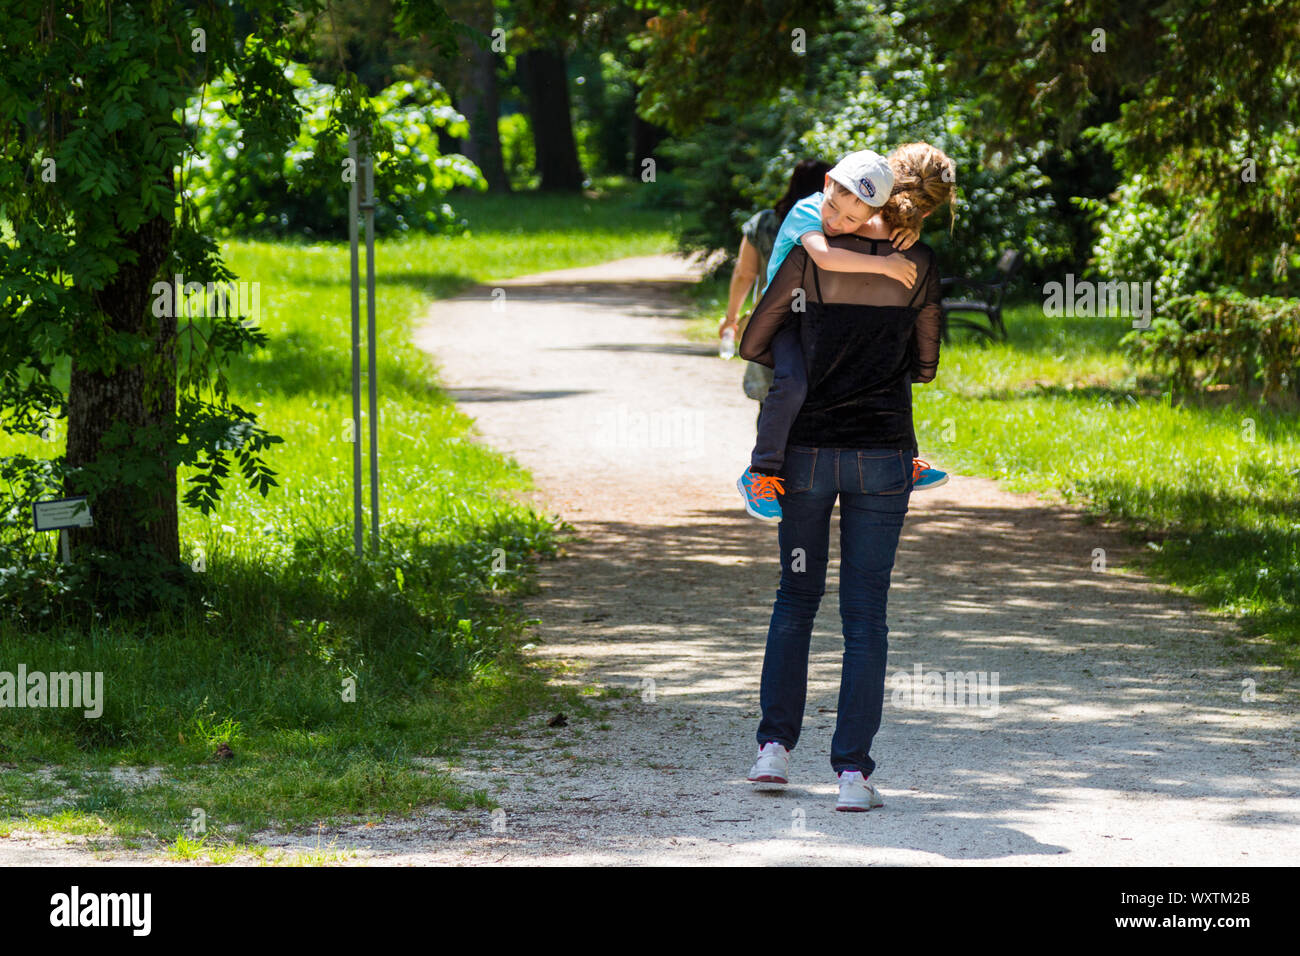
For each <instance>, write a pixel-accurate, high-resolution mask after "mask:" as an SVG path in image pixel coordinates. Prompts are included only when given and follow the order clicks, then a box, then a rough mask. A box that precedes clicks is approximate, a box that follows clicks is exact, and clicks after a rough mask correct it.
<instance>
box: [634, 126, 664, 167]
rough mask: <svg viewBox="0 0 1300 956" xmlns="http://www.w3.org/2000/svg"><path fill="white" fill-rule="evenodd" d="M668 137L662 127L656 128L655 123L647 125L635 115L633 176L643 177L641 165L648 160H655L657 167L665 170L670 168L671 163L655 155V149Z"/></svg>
mask: <svg viewBox="0 0 1300 956" xmlns="http://www.w3.org/2000/svg"><path fill="white" fill-rule="evenodd" d="M667 135H668V131H667V130H666V129H664V128H663V127H662V126H656V125H655V124H654V123H647V122H646V121H645V120H643V119H642V118H641V117H640V116H637V115H635V114H634V115H633V119H632V175H633V176H637V177H639V176H640V175H641V164H642V163H643V162H644V161H645V160H647V159H652V158H653V159H654V161H655V164H656V166H661V167H663V168H664V169H668V168H670V165H671V164H669V163H665V162H663V161H662V160H661V159H659V158H658V157H656V156H655V155H654V151H655V148H656V147H657V146H658V145H659V144H660V143H661V142H662V141H663V139H664V137H665V136H667Z"/></svg>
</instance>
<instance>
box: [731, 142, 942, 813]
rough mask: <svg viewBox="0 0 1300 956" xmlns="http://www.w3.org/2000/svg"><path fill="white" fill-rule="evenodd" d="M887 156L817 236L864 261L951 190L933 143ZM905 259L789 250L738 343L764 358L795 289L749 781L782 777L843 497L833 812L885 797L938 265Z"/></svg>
mask: <svg viewBox="0 0 1300 956" xmlns="http://www.w3.org/2000/svg"><path fill="white" fill-rule="evenodd" d="M889 162H890V167H891V169H892V170H893V171H894V175H893V180H894V183H895V188H894V191H893V193H892V194H891V195H890V198H889V201H888V203H886V204H885V206H884V208H882V209H881V210H880V211H879V212H877V213H876V214H875V215H873V216H872V217H871V218H870V219H869V220H868V221H867V222H866V223H865V225H864V227H863V228H862V229H861V230H859V233H858V234H857V235H852V234H848V235H846V234H840V235H836V236H833V237H829V238H827V239H825V240H824V241H825V242H827V243H828V244H829V245H831V246H837V247H839V248H843V249H850V250H854V251H857V252H860V253H865V254H867V255H874V256H888V255H899V254H900V253H899V252H897V251H896V250H895V249H894V248H893V247H892V246H891V245H890V239H889V237H890V235H891V233H892V231H893V230H895V229H897V228H898V227H899V226H903V227H906V228H911V229H915V230H917V231H919V229H920V224H921V220H922V219H924V218H925V217H926V216H927V215H929V214H930V212H931V211H933V210H934V209H935V208H936V207H938V206H939V205H941V204H943V203H945V202H949V201H950V200H951V199H952V196H953V190H954V185H953V184H954V181H955V178H956V176H955V166H954V164H953V162H952V160H951V159H950V158H949V157H948V156H946V155H945V154H944V153H943V152H942V151H940V150H938V149H935V148H934V147H932V146H929V145H928V144H925V143H909V144H907V145H905V146H900V147H899V148H898V149H897V150H895V151H894V152H893V153H891V154H890V157H889ZM901 254H902V255H906V256H907V257H908V258H909V259H910V260H911V261H912V263H913V264H914V265H915V267H916V270H917V277H918V281H917V283H916V285H915V287H909V286H905V285H904V284H903V283H900V282H897V281H895V280H893V279H890V278H887V277H886V276H885V275H883V274H875V275H873V274H861V273H859V274H854V273H848V272H830V271H826V270H823V269H820V268H819V267H818V266H817V263H816V262H815V261H814V259H813V256H812V253H811V251H810V250H808V249H805V247H804V246H802V245H799V246H795V247H794V248H793V249H791V251H790V253H789V255H788V256H787V257H786V259H785V261H784V262H783V263H782V264H781V267H780V269H779V270H778V271H777V273H776V275H775V276H774V277H773V279H772V281H771V284H770V286H769V288H768V290H767V294H765V295H764V297H763V300H762V301H761V302H760V303H759V304H758V306H757V308H755V310H754V314H753V315H752V316H751V317H750V321H749V324H748V325H747V326H746V328H745V334H744V336H743V337H742V339H741V342H740V354H741V356H742V357H743V358H746V359H749V360H750V361H755V362H758V363H759V364H762V365H771V364H773V361H774V359H773V348H772V346H773V342H774V340H776V339H777V338H778V333H779V332H780V331H781V329H782V327H783V326H784V325H785V324H786V321H787V319H789V318H791V317H792V315H791V293H793V292H794V290H796V289H803V290H804V292H805V296H806V302H805V311H804V313H803V314H802V315H801V316H800V317H799V319H800V320H799V322H798V334H799V339H800V345H801V347H802V352H803V355H804V356H805V364H806V368H807V378H808V386H807V395H806V397H805V399H804V401H803V404H802V405H801V407H800V408H799V412H798V414H797V415H796V417H795V419H794V422H793V424H792V425H791V427H790V432H789V444H788V445H787V447H786V448H785V449H784V451H785V456H784V462H783V464H782V466H781V472H780V477H781V479H782V480H783V483H784V488H783V490H782V491H781V507H782V517H781V523H780V525H779V527H778V539H779V547H780V562H781V580H780V585H779V587H778V589H777V595H776V601H775V604H774V606H773V608H772V617H771V622H770V624H769V627H768V632H767V647H766V651H765V653H764V657H763V674H762V682H761V689H760V692H759V698H760V706H761V709H762V718H761V720H760V722H759V725H758V731H757V739H758V746H759V753H758V759H757V760H756V761H755V763H754V766H753V767H752V768H751V770H750V772H749V775H748V779H749V780H751V781H754V782H766V783H779V784H784V783H786V782H788V767H789V760H790V751H791V750H793V749H794V747H795V745H796V744H797V743H798V741H799V733H800V729H801V726H802V723H803V716H804V705H805V701H806V697H807V692H808V649H809V644H810V642H811V638H812V629H813V619H814V618H815V617H816V614H817V608H818V606H819V604H820V603H821V598H822V595H823V594H824V593H825V590H826V570H827V565H828V564H829V561H830V520H831V512H832V511H833V510H834V507H835V502H836V499H837V498H838V499H839V501H840V589H839V592H840V618H841V621H842V624H843V632H844V656H843V663H842V670H841V676H840V692H839V704H838V707H837V711H836V718H835V734H834V737H833V738H832V740H831V754H830V760H831V767H832V768H833V769H834V771H835V773H836V774H837V775H838V778H839V784H840V792H839V800H838V803H837V804H836V807H835V809H836V810H870V809H872V808H873V807H879V806H883V805H884V801H883V800H881V798H880V794H879V793H878V792H877V791H876V789H875V787H874V785H872V784H871V783H870V782H869V781H868V778H869V777H870V776H871V773H872V771H874V770H875V767H876V764H875V761H874V760H873V758H872V757H871V754H870V751H871V743H872V740H873V739H874V737H875V735H876V732H877V731H878V730H879V729H880V720H881V714H882V710H883V706H884V692H885V665H886V654H887V651H888V640H887V635H888V630H889V629H888V627H887V625H886V616H885V609H886V600H887V598H888V594H889V578H890V574H891V572H892V570H893V567H894V556H895V554H896V552H897V550H898V538H899V534H900V532H901V530H902V527H903V518H904V516H905V515H906V514H907V508H908V500H909V497H910V495H911V492H912V488H913V483H914V480H915V477H914V470H913V465H912V456H913V452H914V450H915V448H916V434H915V431H914V428H913V424H912V390H911V389H912V383H914V382H916V383H924V382H930V381H933V380H934V377H935V374H936V372H937V370H938V366H939V335H940V292H939V288H940V286H939V265H938V262H937V261H936V258H935V254H934V251H933V250H932V249H930V247H929V246H927V245H925V244H924V243H920V242H918V243H916V244H914V245H912V246H911V247H910V248H909V249H908V250H907V251H906V252H904V253H901Z"/></svg>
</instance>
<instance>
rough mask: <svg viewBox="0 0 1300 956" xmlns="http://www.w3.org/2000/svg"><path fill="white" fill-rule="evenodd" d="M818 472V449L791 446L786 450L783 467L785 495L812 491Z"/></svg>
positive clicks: (782, 476) (782, 475)
mask: <svg viewBox="0 0 1300 956" xmlns="http://www.w3.org/2000/svg"><path fill="white" fill-rule="evenodd" d="M816 471H817V449H815V448H804V447H802V446H800V445H789V446H787V447H786V450H785V464H784V465H782V466H781V479H782V485H783V486H784V488H785V493H786V494H787V495H789V494H799V493H801V492H805V491H811V490H812V486H813V477H814V475H815V474H816Z"/></svg>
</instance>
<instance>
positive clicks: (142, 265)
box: [65, 217, 180, 574]
mask: <svg viewBox="0 0 1300 956" xmlns="http://www.w3.org/2000/svg"><path fill="white" fill-rule="evenodd" d="M171 235H172V223H171V221H170V220H169V219H166V218H163V217H158V218H155V219H152V220H150V221H148V222H146V223H144V224H143V225H142V226H141V227H140V228H139V229H138V230H137V231H136V232H134V233H131V234H129V235H126V236H124V237H123V238H124V239H125V241H126V244H127V246H128V248H130V249H131V250H133V251H134V252H135V253H136V254H137V256H138V258H137V261H136V262H135V264H133V265H123V266H122V267H121V268H120V270H119V271H118V273H117V275H116V276H114V278H113V280H112V282H111V283H110V284H109V285H107V286H106V287H105V288H104V289H102V290H101V291H99V292H98V293H96V295H95V301H96V304H97V305H98V307H99V309H100V310H101V311H102V312H103V313H104V315H105V316H106V317H107V320H108V321H107V325H108V328H109V329H110V330H112V331H114V332H119V333H126V334H128V335H130V336H132V337H140V338H142V339H144V338H147V339H148V340H150V341H151V345H152V348H151V350H150V355H149V357H148V359H147V360H146V361H145V362H144V363H141V362H135V363H134V364H131V365H126V366H123V365H119V366H118V367H116V368H115V369H112V370H110V371H104V370H101V369H94V368H88V367H86V366H85V365H84V363H79V362H78V361H77V360H76V359H75V358H74V360H73V363H72V378H71V385H70V388H69V394H68V447H67V463H68V466H69V467H70V468H74V469H75V468H82V469H85V470H84V471H83V472H82V473H81V474H76V473H73V474H71V475H70V476H69V477H68V480H67V482H66V485H65V494H67V495H80V494H88V495H90V501H89V504H90V506H91V518H92V520H93V521H94V525H93V526H92V527H89V528H77V529H75V530H74V531H73V532H72V537H71V539H70V541H71V544H72V546H73V548H74V549H81V548H94V549H98V550H102V551H106V552H109V553H111V554H126V553H128V552H131V551H134V550H136V548H137V547H143V548H144V549H145V551H146V552H151V553H152V554H151V557H156V559H157V560H158V562H159V571H160V572H162V573H164V574H170V573H171V572H174V571H177V570H179V569H178V567H177V566H178V565H179V562H180V531H179V523H178V514H177V500H176V490H177V489H176V468H175V466H174V465H172V464H170V463H169V461H168V460H167V457H166V455H165V454H164V451H165V449H166V448H167V447H169V446H170V445H171V444H172V442H173V441H174V435H175V428H176V372H177V365H176V362H177V353H176V344H177V343H176V328H177V320H176V316H175V315H174V314H173V315H170V316H163V317H161V318H155V316H154V315H153V311H152V308H151V303H152V300H153V293H152V287H153V284H154V282H155V281H156V279H157V276H158V270H159V268H160V267H161V266H162V264H163V262H164V261H166V259H167V256H168V252H169V250H170V247H171ZM171 311H173V312H175V311H176V310H174V309H173V310H171ZM119 423H120V424H119ZM121 426H125V429H122V427H121ZM111 431H116V432H117V434H110V432H111ZM137 455H139V456H141V457H140V459H139V464H138V467H139V469H140V471H141V473H139V474H136V473H134V470H135V468H136V467H137V465H136V460H135V456H137ZM124 456H125V457H126V458H127V460H128V461H130V462H131V466H132V473H128V474H123V473H122V469H121V468H120V463H121V461H122V459H123V457H124ZM97 486H99V487H97ZM76 557H77V555H76V553H75V551H74V554H73V558H74V560H76Z"/></svg>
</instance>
